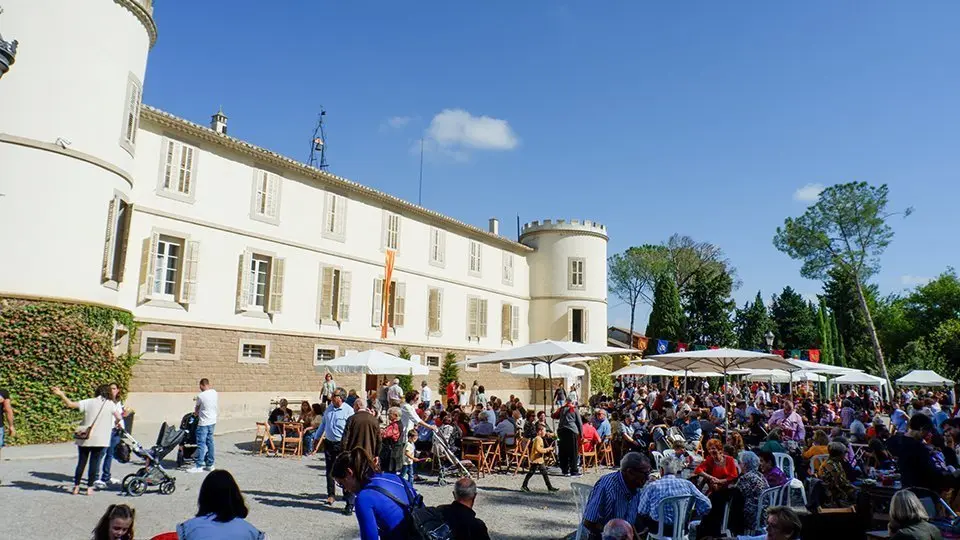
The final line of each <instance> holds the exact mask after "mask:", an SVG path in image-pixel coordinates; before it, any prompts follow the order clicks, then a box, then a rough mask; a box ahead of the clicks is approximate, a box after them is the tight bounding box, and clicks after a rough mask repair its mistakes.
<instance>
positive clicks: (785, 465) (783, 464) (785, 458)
mask: <svg viewBox="0 0 960 540" xmlns="http://www.w3.org/2000/svg"><path fill="white" fill-rule="evenodd" d="M773 459H774V460H776V464H777V468H779V469H780V470H781V471H783V473H784V474H786V475H787V478H796V477H797V475H796V474H794V473H793V458H792V457H790V454H784V453H783V452H774V453H773Z"/></svg>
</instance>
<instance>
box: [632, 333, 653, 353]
mask: <svg viewBox="0 0 960 540" xmlns="http://www.w3.org/2000/svg"><path fill="white" fill-rule="evenodd" d="M636 340H637V345H636V347H634V348H635V349H637V350H640V351H645V350H647V344H648V343H649V342H650V340H649V338H645V337H643V336H637V337H636Z"/></svg>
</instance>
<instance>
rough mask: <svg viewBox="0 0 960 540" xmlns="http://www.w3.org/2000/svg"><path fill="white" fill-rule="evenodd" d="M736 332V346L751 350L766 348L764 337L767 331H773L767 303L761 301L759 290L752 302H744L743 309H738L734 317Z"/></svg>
mask: <svg viewBox="0 0 960 540" xmlns="http://www.w3.org/2000/svg"><path fill="white" fill-rule="evenodd" d="M734 326H735V329H736V333H737V347H739V348H741V349H744V350H748V351H753V350H766V347H767V340H766V338H765V337H764V335H766V333H767V331H773V320H772V319H770V312H769V311H768V310H767V305H766V304H764V303H763V297H762V296H761V295H760V291H757V297H756V298H755V299H754V301H753V303H750V302H746V303H744V304H743V309H738V310H737V314H736V318H735V324H734Z"/></svg>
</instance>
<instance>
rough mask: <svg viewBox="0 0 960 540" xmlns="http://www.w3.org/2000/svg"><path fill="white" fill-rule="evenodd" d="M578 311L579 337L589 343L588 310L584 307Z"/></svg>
mask: <svg viewBox="0 0 960 540" xmlns="http://www.w3.org/2000/svg"><path fill="white" fill-rule="evenodd" d="M580 313H581V315H580V338H581V339H582V341H583V343H590V333H589V330H590V311H589V310H587V309H586V308H584V309H581V310H580Z"/></svg>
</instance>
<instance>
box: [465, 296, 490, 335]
mask: <svg viewBox="0 0 960 540" xmlns="http://www.w3.org/2000/svg"><path fill="white" fill-rule="evenodd" d="M483 337H487V301H486V300H485V299H483V298H476V297H469V298H468V301H467V339H476V340H477V341H480V338H483Z"/></svg>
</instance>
